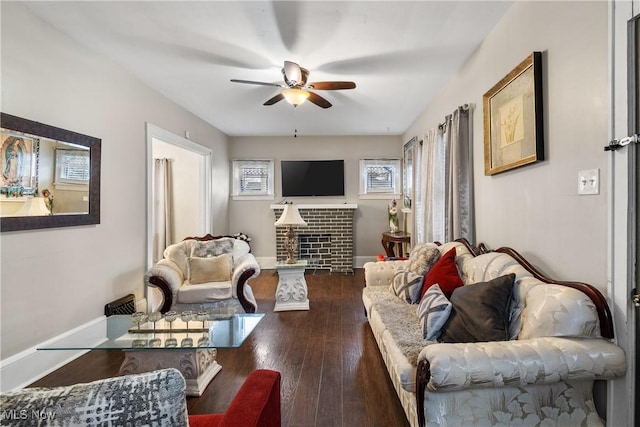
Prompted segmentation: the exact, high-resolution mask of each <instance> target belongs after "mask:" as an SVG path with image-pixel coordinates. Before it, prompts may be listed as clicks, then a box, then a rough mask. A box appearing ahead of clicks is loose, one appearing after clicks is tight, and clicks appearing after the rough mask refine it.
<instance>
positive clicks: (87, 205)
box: [0, 113, 101, 231]
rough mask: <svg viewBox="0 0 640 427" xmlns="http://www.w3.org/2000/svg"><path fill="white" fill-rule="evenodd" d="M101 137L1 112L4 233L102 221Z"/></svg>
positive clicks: (0, 202)
mask: <svg viewBox="0 0 640 427" xmlns="http://www.w3.org/2000/svg"><path fill="white" fill-rule="evenodd" d="M100 148H101V140H100V139H99V138H94V137H92V136H87V135H83V134H80V133H76V132H72V131H69V130H65V129H60V128H57V127H54V126H49V125H45V124H42V123H38V122H34V121H32V120H27V119H23V118H20V117H16V116H12V115H10V114H5V113H0V231H16V230H31V229H36V228H51V227H68V226H74V225H89V224H99V223H100Z"/></svg>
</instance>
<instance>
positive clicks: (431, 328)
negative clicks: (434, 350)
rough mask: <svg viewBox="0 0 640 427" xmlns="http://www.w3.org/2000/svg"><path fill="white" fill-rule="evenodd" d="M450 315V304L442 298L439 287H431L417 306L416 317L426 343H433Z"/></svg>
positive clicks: (445, 298)
mask: <svg viewBox="0 0 640 427" xmlns="http://www.w3.org/2000/svg"><path fill="white" fill-rule="evenodd" d="M450 314H451V302H449V300H448V299H447V297H445V296H444V294H443V293H442V290H441V289H440V286H438V285H437V284H436V285H433V286H431V287H430V288H429V290H428V291H427V293H425V294H424V296H423V297H422V300H420V305H419V306H418V317H419V318H420V325H422V333H423V334H424V339H425V340H427V341H435V340H437V339H438V337H439V336H440V332H441V330H442V327H443V326H444V324H445V323H447V319H449V315H450Z"/></svg>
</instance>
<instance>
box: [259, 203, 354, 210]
mask: <svg viewBox="0 0 640 427" xmlns="http://www.w3.org/2000/svg"><path fill="white" fill-rule="evenodd" d="M285 206H286V204H275V205H271V206H270V208H271V209H284V207H285ZM295 207H297V208H298V209H358V205H357V203H318V204H301V205H298V204H296V205H295Z"/></svg>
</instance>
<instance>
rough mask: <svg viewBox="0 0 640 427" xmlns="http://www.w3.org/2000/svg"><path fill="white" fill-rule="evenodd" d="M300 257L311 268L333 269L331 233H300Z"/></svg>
mask: <svg viewBox="0 0 640 427" xmlns="http://www.w3.org/2000/svg"><path fill="white" fill-rule="evenodd" d="M298 259H301V260H306V261H307V266H308V267H309V268H313V269H317V270H324V269H326V270H331V235H330V234H298Z"/></svg>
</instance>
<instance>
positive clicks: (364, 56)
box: [25, 0, 512, 135]
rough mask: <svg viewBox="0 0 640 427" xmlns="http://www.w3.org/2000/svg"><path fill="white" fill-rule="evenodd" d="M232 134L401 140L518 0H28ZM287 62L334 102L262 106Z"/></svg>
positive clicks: (81, 38) (50, 19)
mask: <svg viewBox="0 0 640 427" xmlns="http://www.w3.org/2000/svg"><path fill="white" fill-rule="evenodd" d="M25 4H26V5H27V6H28V7H29V8H30V9H31V10H32V11H33V12H34V13H35V14H36V15H38V16H40V17H41V18H43V19H44V20H46V21H48V22H49V23H51V24H52V25H53V26H54V27H57V28H58V29H60V30H62V31H63V32H65V33H67V34H69V35H70V36H71V37H72V38H74V39H77V40H78V41H79V42H81V43H83V44H85V45H87V46H88V47H89V48H91V49H92V50H95V51H97V52H99V53H101V54H103V55H105V56H107V57H109V58H111V59H112V60H113V61H115V62H116V63H118V64H120V65H121V66H123V67H124V68H126V69H127V70H129V71H130V72H132V73H133V74H135V75H136V76H138V77H139V78H140V79H141V80H142V81H144V82H145V83H146V84H148V85H149V86H150V87H152V88H154V89H155V90H157V91H158V92H160V93H162V94H164V95H165V96H166V97H167V98H169V99H171V100H173V101H174V102H176V103H177V104H179V105H181V106H183V107H184V108H185V109H187V110H189V111H191V112H192V113H194V114H195V115H197V116H199V117H201V118H202V119H204V120H206V121H207V122H209V123H211V124H212V125H213V126H215V127H216V128H218V129H220V130H221V131H223V132H224V133H226V134H228V135H291V134H292V133H293V131H294V129H295V128H297V129H298V133H299V134H300V135H385V134H391V135H399V134H402V133H403V132H404V131H405V130H406V129H407V128H408V127H409V125H410V124H411V123H412V122H413V121H414V119H415V118H416V117H417V116H418V114H419V113H420V112H421V111H422V110H423V109H424V107H425V106H426V105H427V104H428V103H429V101H430V99H431V98H432V97H433V96H434V95H435V94H437V93H438V91H439V88H440V87H441V86H442V85H443V84H444V83H446V81H447V80H448V78H449V77H450V76H451V75H452V74H453V73H455V72H456V70H457V69H458V68H459V67H460V66H461V65H462V64H463V63H464V62H465V60H466V59H467V58H468V57H469V55H470V54H471V53H472V52H473V51H474V50H475V49H476V48H477V46H478V45H479V43H480V42H481V41H482V40H483V38H484V37H485V36H486V35H487V33H488V32H489V31H490V30H491V28H492V27H493V26H494V25H495V24H496V23H497V22H498V21H499V20H500V18H501V17H502V16H503V15H504V13H505V12H506V10H507V9H508V8H509V7H510V6H511V4H512V3H511V1H495V2H488V1H451V0H449V1H415V2H406V1H355V2H345V1H340V2H331V1H293V2H288V1H287V2H285V1H260V2H254V1H251V2H249V1H231V2H221V1H140V2H137V1H136V2H108V1H107V2H59V1H46V2H27V3H25ZM285 60H289V61H294V62H297V63H298V64H300V65H301V66H303V67H305V68H307V69H308V70H309V71H310V75H309V81H326V80H347V81H355V82H356V84H357V87H356V89H353V90H342V91H318V92H317V93H318V94H319V95H321V96H323V97H325V98H326V99H327V100H329V102H331V103H332V104H333V107H331V108H328V109H322V108H320V107H318V106H316V105H314V104H312V103H310V102H306V103H305V104H303V105H300V106H299V107H297V108H294V107H292V106H291V105H289V104H287V103H286V102H285V101H281V102H279V103H277V104H275V105H272V106H263V105H262V104H263V102H264V101H266V100H267V99H269V98H271V97H272V96H274V95H276V94H277V93H278V88H276V87H270V86H255V85H246V84H238V83H232V82H230V79H233V78H235V79H244V80H257V81H264V82H273V83H282V74H281V71H280V69H281V68H282V66H283V62H284V61H285Z"/></svg>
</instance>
